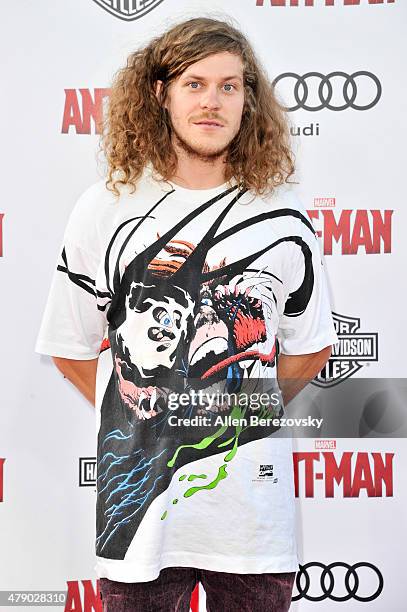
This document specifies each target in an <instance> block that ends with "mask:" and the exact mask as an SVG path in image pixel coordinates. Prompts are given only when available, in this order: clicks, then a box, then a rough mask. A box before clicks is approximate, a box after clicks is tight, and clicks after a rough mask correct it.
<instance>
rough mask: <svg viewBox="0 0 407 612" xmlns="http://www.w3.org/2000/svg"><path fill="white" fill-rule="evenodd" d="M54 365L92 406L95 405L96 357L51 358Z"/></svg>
mask: <svg viewBox="0 0 407 612" xmlns="http://www.w3.org/2000/svg"><path fill="white" fill-rule="evenodd" d="M52 359H53V361H54V363H55V365H56V367H57V368H58V370H59V371H60V372H62V374H63V375H64V377H65V378H68V380H70V381H71V383H72V384H73V385H75V387H76V388H77V389H79V391H80V392H81V393H82V394H83V395H84V396H85V397H86V399H87V400H89V401H90V403H91V404H92V406H94V405H95V390H96V369H97V365H98V359H99V358H98V357H96V359H65V358H64V357H53V358H52Z"/></svg>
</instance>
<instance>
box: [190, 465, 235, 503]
mask: <svg viewBox="0 0 407 612" xmlns="http://www.w3.org/2000/svg"><path fill="white" fill-rule="evenodd" d="M226 467H227V466H226V464H224V465H221V466H220V468H219V470H218V475H217V476H216V478H215V480H212V482H210V483H209V484H207V485H202V486H201V487H191V488H190V489H188V490H187V491H185V493H184V497H191V495H193V494H194V493H197V492H198V491H203V490H204V489H214V488H215V487H216V486H217V485H218V484H219V482H220V481H221V480H223V479H224V478H226V476H227V475H228V474H227V472H226Z"/></svg>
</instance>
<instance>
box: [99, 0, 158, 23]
mask: <svg viewBox="0 0 407 612" xmlns="http://www.w3.org/2000/svg"><path fill="white" fill-rule="evenodd" d="M93 1H94V2H96V4H98V5H99V6H101V7H102V8H103V9H105V11H107V12H108V13H110V14H111V15H114V16H115V17H118V18H119V19H123V20H124V21H134V20H135V19H140V17H144V15H147V13H149V12H150V11H152V10H153V9H154V8H155V7H156V6H158V5H159V4H161V2H162V1H163V0H93Z"/></svg>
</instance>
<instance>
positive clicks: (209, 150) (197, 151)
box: [171, 125, 231, 163]
mask: <svg viewBox="0 0 407 612" xmlns="http://www.w3.org/2000/svg"><path fill="white" fill-rule="evenodd" d="M171 131H172V135H173V139H174V145H175V147H177V148H179V149H181V150H182V151H183V152H184V153H186V154H187V156H188V157H190V158H192V159H196V160H199V161H202V162H207V163H211V162H215V161H216V160H218V159H219V158H220V157H223V156H224V155H225V153H226V152H227V151H228V150H229V147H230V143H231V141H230V142H228V143H226V145H221V146H218V147H217V148H216V145H212V146H210V145H207V146H205V145H199V144H196V145H195V144H193V143H190V142H187V141H186V140H185V139H184V138H183V137H182V136H181V134H180V133H179V132H177V130H176V129H175V128H174V126H173V125H171Z"/></svg>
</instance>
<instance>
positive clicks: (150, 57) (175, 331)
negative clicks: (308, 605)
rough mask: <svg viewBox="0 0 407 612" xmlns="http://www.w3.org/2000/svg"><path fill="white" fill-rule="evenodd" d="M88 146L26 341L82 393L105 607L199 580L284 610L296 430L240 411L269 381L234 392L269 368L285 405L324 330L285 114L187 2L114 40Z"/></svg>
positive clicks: (251, 61) (144, 600) (318, 277)
mask: <svg viewBox="0 0 407 612" xmlns="http://www.w3.org/2000/svg"><path fill="white" fill-rule="evenodd" d="M103 145H104V151H105V154H106V159H107V162H108V166H109V174H108V180H107V182H106V184H105V183H104V182H103V181H100V182H99V183H97V184H96V185H93V186H92V187H90V188H89V189H88V190H87V191H86V192H85V193H84V194H83V195H82V196H81V198H79V200H78V202H77V204H76V206H75V208H74V210H73V212H72V214H71V217H70V219H69V223H68V226H67V228H66V231H65V235H64V240H63V245H62V253H61V259H60V262H59V265H58V266H57V270H56V271H55V274H54V278H53V282H52V287H51V292H50V296H49V299H48V303H47V307H46V311H45V313H44V318H43V323H42V327H41V330H40V334H39V338H38V341H37V345H36V350H37V352H40V353H45V354H49V355H52V356H53V358H54V361H55V363H56V365H57V367H58V368H59V370H60V371H61V372H62V373H63V374H64V376H65V377H67V378H68V379H69V380H70V381H71V382H72V383H73V384H74V385H75V386H76V387H77V388H78V389H79V390H80V391H81V392H82V393H83V394H84V395H85V397H87V398H88V400H89V401H90V402H91V403H92V404H95V406H96V410H97V431H98V448H97V539H96V555H97V565H96V572H97V576H98V578H99V579H100V589H101V595H102V599H103V603H104V610H107V611H108V612H110V611H111V610H143V611H146V610H151V611H156V610H157V611H158V610H168V611H169V610H171V611H175V610H177V611H179V610H188V609H189V600H190V597H191V593H192V590H193V589H194V587H195V585H196V583H197V582H198V581H201V582H202V584H203V587H204V589H205V591H206V597H207V609H208V610H210V612H220V611H224V610H237V609H239V610H250V611H254V610H256V611H257V610H263V609H266V610H270V611H271V610H272V611H278V612H282V611H284V610H288V608H289V605H290V601H291V592H292V586H293V581H294V577H295V572H296V570H297V568H298V562H297V555H296V546H295V534H294V491H293V471H292V447H291V440H290V438H289V437H286V436H284V435H281V433H282V428H279V427H278V426H276V425H275V423H274V422H273V420H272V419H271V418H270V419H264V422H265V423H266V425H264V424H263V425H260V424H257V423H256V422H254V423H253V422H252V420H251V417H253V416H255V415H256V414H257V415H260V414H261V416H267V415H269V416H270V415H273V416H276V415H279V416H281V414H282V410H281V405H279V406H278V407H277V408H276V404H275V402H274V399H275V394H273V395H272V394H269V396H268V397H269V400H270V401H269V405H267V406H265V407H262V409H261V410H260V411H259V410H258V409H257V412H256V408H255V407H254V404H253V406H252V405H250V402H249V403H248V404H247V405H246V406H245V405H243V404H241V403H240V399H241V397H242V396H243V394H244V391H245V390H247V389H251V390H252V391H258V390H261V389H263V388H264V384H265V383H267V382H268V383H269V385H268V386H269V388H274V389H277V390H278V386H277V385H276V384H275V383H276V378H278V382H279V386H280V389H281V391H282V393H283V398H284V403H285V404H287V403H288V401H289V400H290V399H291V398H292V397H294V395H296V394H297V393H298V391H299V390H300V389H301V388H302V387H303V386H304V385H305V384H306V383H307V382H308V381H309V380H311V379H312V378H313V377H314V376H315V375H316V374H317V373H318V372H319V371H320V370H321V369H322V367H323V366H324V365H325V363H326V361H327V360H328V359H329V356H330V351H331V345H332V344H333V343H335V342H336V341H337V337H336V334H335V330H334V326H333V321H332V316H331V312H330V306H329V300H328V297H327V289H326V284H325V278H324V274H323V269H322V264H321V259H320V254H319V247H318V243H317V240H316V236H315V233H314V231H313V228H312V225H311V223H310V221H309V219H308V217H307V214H306V212H305V210H304V209H303V207H302V205H301V204H300V203H299V202H298V200H297V198H296V197H295V195H294V193H293V192H292V191H291V189H290V188H288V186H287V184H286V183H287V179H288V177H289V176H291V175H292V174H293V171H294V168H293V163H292V159H291V154H290V149H289V139H288V129H287V122H286V119H285V116H284V113H283V111H282V108H281V107H280V105H279V104H278V102H277V101H276V99H275V97H274V93H273V89H272V87H271V85H270V83H269V81H268V80H267V77H266V76H265V73H264V72H263V71H262V69H261V68H260V66H259V63H258V61H257V60H256V58H255V55H254V53H253V51H252V49H251V47H250V45H249V43H248V42H247V40H246V39H245V37H244V36H243V35H242V34H241V33H240V32H239V31H238V30H236V29H235V28H233V27H231V26H230V25H229V24H227V23H224V22H220V21H217V20H213V19H208V18H199V19H192V20H189V21H186V22H184V23H181V24H179V25H176V26H174V27H173V28H172V29H170V30H169V31H167V32H166V33H164V34H163V35H162V36H160V37H158V38H156V39H155V40H153V41H152V42H151V43H150V44H149V45H147V46H146V47H145V48H144V49H141V50H139V51H136V52H135V53H132V54H131V55H130V56H129V58H128V60H127V64H126V66H125V67H124V68H123V69H122V70H120V71H119V72H118V74H117V75H116V78H115V80H114V83H113V87H112V90H111V96H110V101H109V108H108V113H107V116H106V123H105V129H104V135H103ZM273 383H274V387H273ZM270 385H271V386H270ZM215 391H216V393H215ZM219 391H222V394H219ZM253 395H254V394H253ZM277 396H278V394H277ZM256 397H257V398H258V397H259V394H258V393H257V394H256ZM225 398H226V399H225ZM229 398H232V399H231V401H229ZM249 399H252V398H249ZM266 403H267V402H266ZM277 403H278V402H277ZM257 408H258V406H257ZM225 417H228V418H229V417H230V420H227V418H225ZM219 419H220V420H219Z"/></svg>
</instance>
